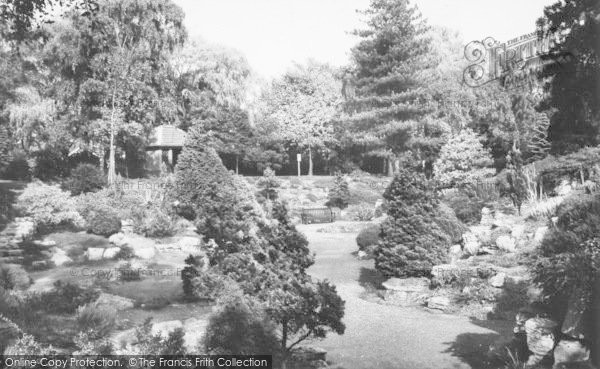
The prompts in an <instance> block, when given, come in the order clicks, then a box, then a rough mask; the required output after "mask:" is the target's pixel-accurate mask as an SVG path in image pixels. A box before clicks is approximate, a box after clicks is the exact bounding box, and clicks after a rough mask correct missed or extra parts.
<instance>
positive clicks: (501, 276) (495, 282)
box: [490, 273, 506, 288]
mask: <svg viewBox="0 0 600 369" xmlns="http://www.w3.org/2000/svg"><path fill="white" fill-rule="evenodd" d="M505 281H506V273H498V274H496V275H495V276H493V277H492V278H490V286H492V287H495V288H502V287H504V283H505Z"/></svg>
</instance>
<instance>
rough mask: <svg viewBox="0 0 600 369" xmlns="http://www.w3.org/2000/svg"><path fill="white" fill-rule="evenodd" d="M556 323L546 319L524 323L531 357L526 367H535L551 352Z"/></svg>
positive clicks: (533, 319) (532, 319) (529, 320)
mask: <svg viewBox="0 0 600 369" xmlns="http://www.w3.org/2000/svg"><path fill="white" fill-rule="evenodd" d="M557 325H558V324H557V323H556V322H555V321H554V320H552V319H548V318H541V317H535V318H531V319H528V320H527V321H526V322H525V334H526V335H527V347H528V348H529V351H531V353H532V354H531V355H530V356H529V359H528V360H527V365H536V364H538V363H539V362H541V361H542V359H543V358H544V357H545V356H546V355H548V354H550V353H551V352H552V349H553V348H554V344H555V342H556V341H555V340H556V338H555V337H556V336H555V333H556V328H557Z"/></svg>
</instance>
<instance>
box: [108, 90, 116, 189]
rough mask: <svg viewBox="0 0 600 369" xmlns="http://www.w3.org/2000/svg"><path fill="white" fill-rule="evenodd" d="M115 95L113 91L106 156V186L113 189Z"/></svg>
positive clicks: (114, 173)
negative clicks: (108, 147)
mask: <svg viewBox="0 0 600 369" xmlns="http://www.w3.org/2000/svg"><path fill="white" fill-rule="evenodd" d="M115 94H116V91H115V89H113V95H112V111H111V114H110V154H109V156H108V185H109V186H110V187H113V186H114V184H115V179H116V177H117V174H116V172H115Z"/></svg>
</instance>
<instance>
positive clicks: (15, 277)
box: [0, 264, 32, 290]
mask: <svg viewBox="0 0 600 369" xmlns="http://www.w3.org/2000/svg"><path fill="white" fill-rule="evenodd" d="M31 282H32V281H31V278H30V277H29V275H28V274H27V272H26V271H25V270H24V269H23V268H22V267H21V266H20V265H13V264H0V288H3V289H5V290H25V289H27V288H28V287H29V286H30V285H31Z"/></svg>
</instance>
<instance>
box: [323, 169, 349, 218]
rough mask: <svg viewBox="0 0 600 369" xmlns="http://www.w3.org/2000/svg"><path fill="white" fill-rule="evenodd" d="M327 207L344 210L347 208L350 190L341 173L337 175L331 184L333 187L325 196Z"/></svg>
mask: <svg viewBox="0 0 600 369" xmlns="http://www.w3.org/2000/svg"><path fill="white" fill-rule="evenodd" d="M327 197H328V200H327V204H326V205H327V206H329V207H336V208H340V209H345V208H346V207H348V202H349V201H350V189H349V187H348V181H347V180H346V178H345V176H344V175H343V174H341V173H337V174H336V176H335V180H334V182H333V187H331V189H330V190H329V194H328V195H327Z"/></svg>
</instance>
